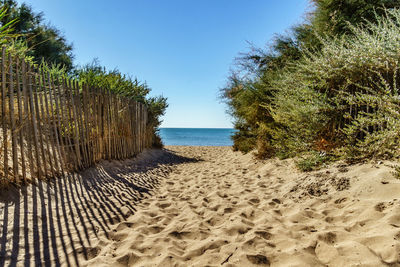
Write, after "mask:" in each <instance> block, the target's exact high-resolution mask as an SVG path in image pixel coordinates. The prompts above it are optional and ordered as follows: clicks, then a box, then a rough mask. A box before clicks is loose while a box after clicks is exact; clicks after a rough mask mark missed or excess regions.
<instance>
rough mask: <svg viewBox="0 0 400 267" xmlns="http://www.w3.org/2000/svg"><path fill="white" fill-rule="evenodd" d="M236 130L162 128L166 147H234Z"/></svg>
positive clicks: (162, 137) (161, 132) (161, 134)
mask: <svg viewBox="0 0 400 267" xmlns="http://www.w3.org/2000/svg"><path fill="white" fill-rule="evenodd" d="M235 131H236V130H235V129H227V128H160V136H161V139H162V141H163V143H164V145H166V146H232V144H233V142H232V139H231V135H232V134H233V133H234V132H235Z"/></svg>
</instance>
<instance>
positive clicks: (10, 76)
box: [8, 53, 19, 183]
mask: <svg viewBox="0 0 400 267" xmlns="http://www.w3.org/2000/svg"><path fill="white" fill-rule="evenodd" d="M8 89H9V91H8V96H9V98H8V100H9V113H10V122H11V141H12V158H13V175H14V180H15V182H17V183H19V173H18V150H17V149H18V147H17V146H18V144H17V134H16V124H15V114H14V112H15V111H14V80H13V62H12V57H11V53H8Z"/></svg>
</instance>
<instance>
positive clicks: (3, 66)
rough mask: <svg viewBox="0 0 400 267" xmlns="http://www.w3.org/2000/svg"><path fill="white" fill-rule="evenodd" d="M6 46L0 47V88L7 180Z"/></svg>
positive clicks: (5, 176) (5, 174)
mask: <svg viewBox="0 0 400 267" xmlns="http://www.w3.org/2000/svg"><path fill="white" fill-rule="evenodd" d="M6 78H7V77H6V47H5V46H3V48H2V57H1V88H2V95H1V96H2V101H1V102H2V107H1V108H2V112H1V114H2V116H1V118H2V120H3V154H4V160H3V161H4V178H5V179H6V180H8V134H7V132H8V125H7V117H8V116H7V110H6V105H7V87H6V83H7V81H6Z"/></svg>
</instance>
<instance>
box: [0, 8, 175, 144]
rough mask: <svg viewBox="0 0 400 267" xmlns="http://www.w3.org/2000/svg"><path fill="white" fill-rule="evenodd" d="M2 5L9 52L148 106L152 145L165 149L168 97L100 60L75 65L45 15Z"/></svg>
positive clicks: (2, 34)
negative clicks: (161, 134) (161, 129)
mask: <svg viewBox="0 0 400 267" xmlns="http://www.w3.org/2000/svg"><path fill="white" fill-rule="evenodd" d="M0 6H1V9H0V25H1V27H0V42H1V44H2V45H6V47H7V50H8V51H10V52H12V53H13V54H16V55H18V56H20V57H23V58H25V60H26V61H29V62H31V63H32V64H34V65H35V66H36V67H39V68H42V69H45V70H46V71H50V73H52V74H57V75H58V76H64V77H68V78H75V79H77V80H78V81H79V82H80V83H85V84H87V85H89V86H92V87H97V88H108V89H110V90H111V91H112V92H114V93H116V94H118V95H120V96H124V97H127V98H131V99H134V100H136V101H138V102H140V103H143V104H145V105H146V106H147V110H148V124H147V129H148V131H149V132H150V133H152V134H153V145H154V146H157V147H160V146H162V143H161V139H160V137H159V136H158V127H159V126H160V124H161V116H162V115H164V113H165V110H166V108H167V107H168V104H167V99H166V98H165V97H163V96H156V97H150V96H149V93H150V91H151V89H150V88H149V86H148V85H147V84H146V83H144V82H141V81H139V80H138V79H136V78H135V79H133V78H132V77H130V76H128V75H125V74H123V73H121V72H120V71H119V70H117V69H115V70H112V71H108V70H106V68H105V67H103V66H101V65H100V64H99V63H98V61H97V60H94V61H93V62H92V63H91V64H87V65H85V66H83V67H77V66H74V65H73V54H72V45H71V44H70V43H68V42H67V40H66V38H65V37H64V36H63V35H62V34H61V32H60V30H58V29H57V28H55V27H54V26H51V25H48V24H44V15H43V13H35V12H34V11H33V10H32V8H31V7H30V6H28V5H26V4H21V5H18V4H17V2H16V1H15V0H1V1H0Z"/></svg>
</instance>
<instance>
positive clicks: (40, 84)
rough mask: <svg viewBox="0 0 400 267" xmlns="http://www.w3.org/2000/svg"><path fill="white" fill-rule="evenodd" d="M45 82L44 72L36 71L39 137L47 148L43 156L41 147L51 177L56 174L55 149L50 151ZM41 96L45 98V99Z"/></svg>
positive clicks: (49, 128)
mask: <svg viewBox="0 0 400 267" xmlns="http://www.w3.org/2000/svg"><path fill="white" fill-rule="evenodd" d="M45 82H46V81H45V77H44V74H43V75H41V74H40V72H39V70H38V71H37V88H38V89H37V90H36V94H37V96H38V100H39V107H40V111H38V114H40V116H39V117H41V121H42V123H41V128H40V129H42V133H41V137H42V138H43V139H42V145H43V147H46V150H47V153H46V154H47V157H46V156H45V151H46V150H45V149H43V158H47V160H48V161H49V164H50V172H51V177H54V176H55V175H56V173H55V171H54V166H53V160H52V152H53V153H54V152H55V151H51V150H53V148H52V147H51V145H52V142H51V133H50V131H51V127H50V113H49V109H48V103H47V95H46V84H45ZM43 98H45V100H44V99H43ZM45 107H46V111H47V114H46V112H45ZM38 120H39V119H38ZM44 162H45V165H47V163H46V160H45V161H44ZM45 168H47V166H45ZM46 173H47V172H46Z"/></svg>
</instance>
